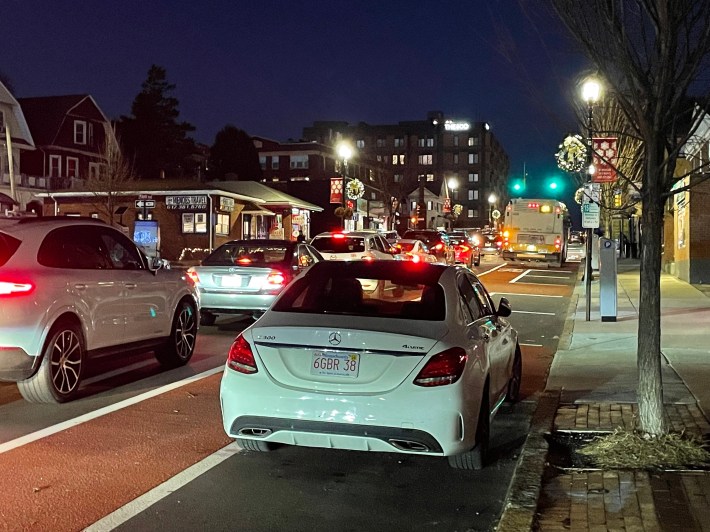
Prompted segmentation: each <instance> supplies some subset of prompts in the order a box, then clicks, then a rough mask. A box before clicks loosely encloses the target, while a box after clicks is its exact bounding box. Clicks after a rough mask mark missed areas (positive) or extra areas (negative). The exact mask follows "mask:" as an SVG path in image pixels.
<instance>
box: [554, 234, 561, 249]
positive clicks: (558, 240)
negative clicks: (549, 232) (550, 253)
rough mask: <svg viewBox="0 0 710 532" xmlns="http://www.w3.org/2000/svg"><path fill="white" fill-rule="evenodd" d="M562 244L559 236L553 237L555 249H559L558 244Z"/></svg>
mask: <svg viewBox="0 0 710 532" xmlns="http://www.w3.org/2000/svg"><path fill="white" fill-rule="evenodd" d="M561 245H562V240H560V237H559V236H558V237H557V238H555V249H560V246H561Z"/></svg>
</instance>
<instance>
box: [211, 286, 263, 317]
mask: <svg viewBox="0 0 710 532" xmlns="http://www.w3.org/2000/svg"><path fill="white" fill-rule="evenodd" d="M276 297H277V296H276V295H275V294H228V293H214V292H205V291H202V290H200V310H201V311H206V312H218V311H220V310H223V311H232V312H236V311H239V310H267V309H268V308H269V307H270V306H271V304H272V303H273V302H274V300H275V299H276Z"/></svg>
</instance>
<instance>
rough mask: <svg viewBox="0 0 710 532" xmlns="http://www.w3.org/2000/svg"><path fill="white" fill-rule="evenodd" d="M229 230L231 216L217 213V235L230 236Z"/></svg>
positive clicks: (215, 228)
mask: <svg viewBox="0 0 710 532" xmlns="http://www.w3.org/2000/svg"><path fill="white" fill-rule="evenodd" d="M229 228H230V223H229V214H221V213H217V220H216V222H215V226H214V230H215V233H216V234H218V235H228V234H229Z"/></svg>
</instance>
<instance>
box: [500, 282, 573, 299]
mask: <svg viewBox="0 0 710 532" xmlns="http://www.w3.org/2000/svg"><path fill="white" fill-rule="evenodd" d="M555 286H557V285H555ZM493 294H501V295H504V296H530V297H565V296H548V295H546V294H519V293H517V292H493V293H492V294H491V295H493Z"/></svg>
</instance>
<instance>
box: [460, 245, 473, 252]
mask: <svg viewBox="0 0 710 532" xmlns="http://www.w3.org/2000/svg"><path fill="white" fill-rule="evenodd" d="M460 249H461V252H462V253H466V252H467V251H470V249H471V248H470V247H468V246H461V248H460Z"/></svg>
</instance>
